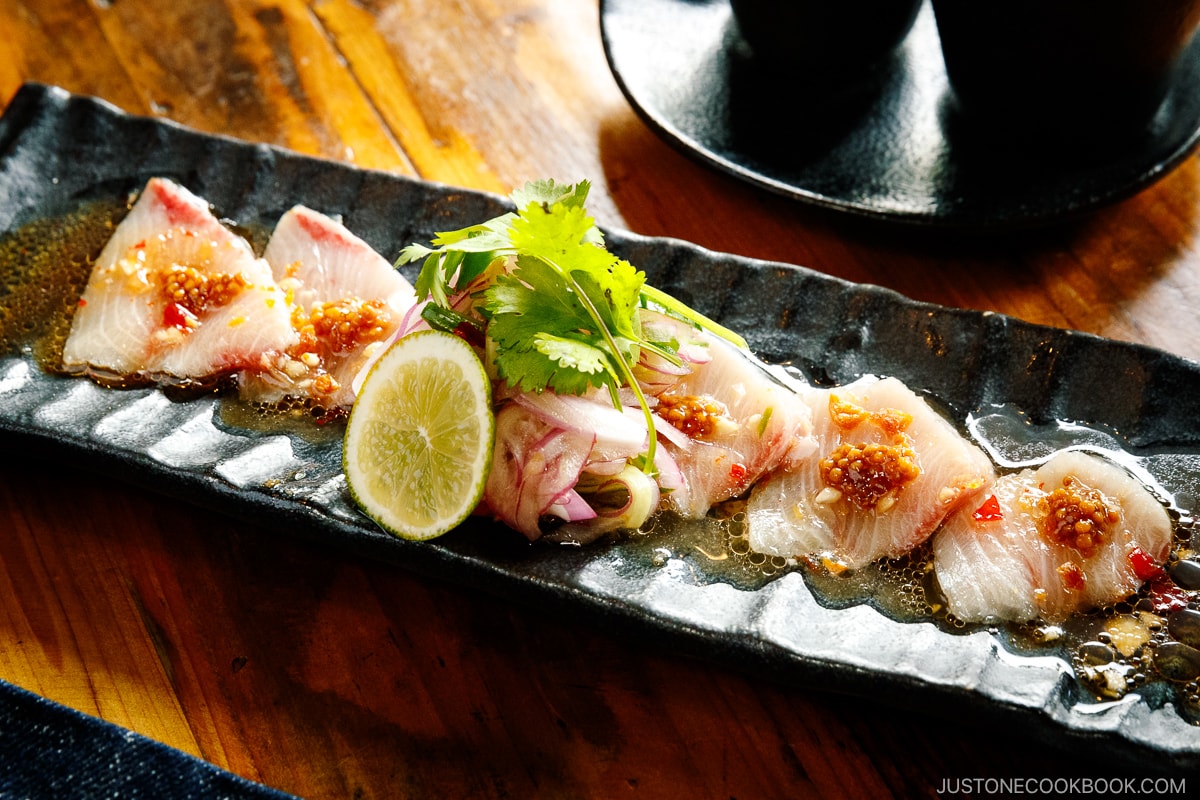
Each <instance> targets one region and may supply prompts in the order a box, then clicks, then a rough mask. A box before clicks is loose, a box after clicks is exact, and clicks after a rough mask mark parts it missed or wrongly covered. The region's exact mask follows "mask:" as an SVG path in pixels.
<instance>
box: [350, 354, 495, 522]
mask: <svg viewBox="0 0 1200 800" xmlns="http://www.w3.org/2000/svg"><path fill="white" fill-rule="evenodd" d="M494 429H495V419H494V417H493V415H492V397H491V384H490V383H489V381H488V377H487V373H486V372H485V371H484V368H483V363H482V362H481V361H480V360H479V357H478V356H476V355H475V351H474V350H472V349H471V346H470V345H469V344H467V343H466V342H465V341H463V340H462V339H460V338H458V337H457V336H454V335H453V334H449V333H443V332H441V331H419V332H417V333H413V334H409V335H408V336H405V337H403V338H401V339H399V340H398V341H397V342H396V343H395V344H393V345H392V346H391V347H389V348H388V349H387V351H386V352H385V353H384V354H383V355H382V356H381V357H380V358H379V360H378V361H377V362H376V363H375V365H374V366H373V367H372V368H371V371H370V372H369V373H368V374H367V378H366V380H365V381H363V385H362V388H361V389H360V390H359V393H358V399H357V400H355V402H354V407H353V408H352V409H351V411H350V420H349V422H348V423H347V425H346V438H345V442H344V445H343V450H342V466H343V468H344V469H345V472H346V483H347V484H348V486H349V489H350V494H351V496H352V497H353V498H354V500H355V502H357V503H358V504H359V506H360V507H361V508H362V509H363V511H364V512H365V513H366V514H367V515H368V516H370V517H371V518H372V519H373V520H375V521H376V522H377V523H379V525H381V526H382V527H383V528H384V529H385V530H388V531H390V532H392V533H394V534H395V535H397V536H399V537H401V538H403V539H418V540H420V539H432V538H433V537H435V536H441V535H442V534H443V533H445V532H446V531H448V530H450V529H451V528H453V527H454V526H456V525H458V524H459V523H460V522H462V521H463V520H464V519H465V518H466V517H467V515H468V514H470V513H471V511H472V509H474V508H475V506H476V505H477V504H478V503H479V499H480V498H481V497H482V496H483V487H484V484H485V483H486V482H487V474H488V470H489V469H490V468H491V465H492V440H493V432H494Z"/></svg>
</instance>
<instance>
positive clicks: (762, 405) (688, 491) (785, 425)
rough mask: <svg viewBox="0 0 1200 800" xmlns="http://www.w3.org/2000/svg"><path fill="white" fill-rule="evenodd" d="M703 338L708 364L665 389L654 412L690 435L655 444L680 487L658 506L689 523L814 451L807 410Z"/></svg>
mask: <svg viewBox="0 0 1200 800" xmlns="http://www.w3.org/2000/svg"><path fill="white" fill-rule="evenodd" d="M708 338H709V339H710V344H709V350H710V351H711V359H710V360H709V361H708V362H707V363H704V364H699V365H696V366H695V368H694V369H693V370H692V371H691V372H690V373H688V374H687V375H685V376H683V377H682V379H681V380H679V381H678V382H677V383H676V384H675V385H674V386H672V387H671V388H670V389H669V390H667V391H665V392H662V393H661V394H660V395H659V396H658V405H657V408H656V413H657V414H658V415H659V416H660V417H662V418H663V419H665V420H667V421H668V422H670V423H671V424H672V425H674V426H675V427H676V428H678V429H679V430H681V431H683V432H684V433H686V434H687V437H686V438H684V439H682V440H680V439H679V438H678V437H672V438H670V439H667V438H661V439H660V443H661V445H662V446H663V447H666V448H668V449H669V450H670V453H671V455H672V456H673V457H674V460H675V462H676V464H677V465H678V467H679V472H680V474H681V476H682V482H683V485H682V486H680V487H678V488H674V489H673V490H672V491H670V492H669V493H667V494H666V495H664V503H663V505H664V507H665V508H669V509H671V510H674V511H676V512H678V513H679V514H681V515H682V516H685V517H693V518H694V517H702V516H704V515H705V514H707V513H708V511H709V509H710V508H711V507H712V506H713V505H715V504H717V503H720V502H722V501H725V500H729V499H731V498H734V497H738V496H740V495H742V494H744V493H745V492H746V491H747V490H748V489H749V488H750V487H751V486H752V485H753V484H754V482H755V481H757V480H759V479H760V478H761V477H762V476H763V475H765V474H767V473H768V472H769V471H770V470H773V469H775V468H777V467H780V466H782V465H784V464H786V463H788V462H789V460H791V459H797V458H801V457H804V456H807V455H808V454H809V453H811V452H812V450H813V448H814V446H815V442H814V441H813V439H812V437H811V434H810V431H811V428H812V423H811V412H810V410H809V407H808V406H807V405H806V404H805V403H804V402H803V400H802V398H801V397H800V395H799V394H797V393H796V391H795V389H793V388H791V387H789V386H785V385H784V384H783V383H782V382H781V380H780V379H778V378H776V377H774V376H773V375H771V374H770V373H768V372H767V370H766V369H765V368H764V366H763V365H761V364H759V363H758V362H756V361H754V360H753V358H752V356H750V355H748V354H746V353H744V352H742V351H740V350H738V349H737V348H735V347H733V346H731V345H729V344H727V343H726V342H724V341H722V340H720V339H717V338H715V337H708Z"/></svg>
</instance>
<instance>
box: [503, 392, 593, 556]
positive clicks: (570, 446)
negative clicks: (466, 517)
mask: <svg viewBox="0 0 1200 800" xmlns="http://www.w3.org/2000/svg"><path fill="white" fill-rule="evenodd" d="M594 441H595V439H594V437H592V436H588V435H583V434H580V433H578V432H572V431H567V430H564V429H563V428H560V427H556V426H554V425H552V424H550V423H548V422H546V421H545V420H544V419H543V418H541V417H540V416H537V415H535V414H533V413H532V412H530V411H529V410H528V409H527V408H526V407H524V406H523V405H518V404H509V405H507V406H505V407H504V408H503V409H501V410H500V412H499V413H498V414H497V415H496V444H495V450H494V453H493V456H492V470H491V473H490V475H489V476H488V482H487V486H486V487H485V489H484V498H485V500H486V501H487V504H488V507H489V508H490V509H491V510H492V512H493V513H494V514H495V515H496V516H497V517H498V518H499V519H500V520H501V521H503V522H504V523H505V524H507V525H508V526H509V527H511V528H514V529H516V530H518V531H520V532H521V533H523V534H525V536H527V537H528V538H529V539H531V540H532V539H537V538H538V537H539V536H541V534H542V531H541V528H540V526H539V524H538V523H539V520H540V519H541V517H542V516H543V515H545V514H546V513H547V512H548V509H550V507H551V506H553V505H555V504H556V503H557V504H560V505H563V507H564V508H568V507H569V508H571V509H572V510H571V511H568V512H566V513H568V514H574V513H577V512H576V511H575V510H574V509H575V508H576V507H575V506H574V505H573V502H572V501H571V500H570V499H569V498H567V494H568V493H569V492H571V491H572V490H573V489H574V487H575V484H576V483H577V482H578V481H579V473H580V472H581V471H582V469H583V466H584V464H585V463H586V461H587V457H588V454H589V453H590V452H591V450H592V446H593V444H594Z"/></svg>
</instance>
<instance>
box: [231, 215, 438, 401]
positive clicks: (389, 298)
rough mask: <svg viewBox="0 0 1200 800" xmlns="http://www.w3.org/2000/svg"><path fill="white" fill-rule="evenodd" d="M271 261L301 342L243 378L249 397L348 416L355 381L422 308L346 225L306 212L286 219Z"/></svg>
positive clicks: (269, 251) (270, 246)
mask: <svg viewBox="0 0 1200 800" xmlns="http://www.w3.org/2000/svg"><path fill="white" fill-rule="evenodd" d="M263 257H264V258H265V259H266V261H267V263H268V264H270V266H271V270H272V273H273V275H274V278H275V280H276V282H277V283H278V284H279V286H280V288H281V289H282V290H283V291H284V293H285V295H286V297H287V301H288V306H289V309H290V314H291V323H292V325H293V326H294V327H295V329H296V336H295V339H294V341H293V342H292V343H291V344H290V346H289V347H288V348H286V349H284V350H276V351H264V352H263V353H262V355H261V358H260V359H259V361H258V363H257V364H255V366H254V367H253V368H251V369H247V370H246V371H244V372H243V373H242V374H241V375H240V376H239V392H240V394H241V396H242V397H243V398H244V399H247V400H251V401H255V402H268V403H270V402H277V401H279V400H282V399H283V398H285V397H295V398H305V399H308V400H311V401H312V402H313V403H314V404H315V405H317V406H320V407H323V408H336V407H342V408H348V407H349V406H350V405H352V404H353V402H354V396H355V380H354V379H355V377H356V376H357V375H358V374H359V372H360V371H362V370H363V369H364V368H365V367H366V366H367V365H368V364H369V363H371V360H372V358H373V356H375V355H376V354H377V353H378V351H380V350H381V349H382V348H383V347H384V346H385V344H386V343H387V342H388V341H389V340H390V339H391V337H392V336H393V335H394V334H395V333H396V332H397V330H398V329H399V327H400V324H401V321H402V320H403V319H404V317H405V314H406V313H407V312H408V311H409V310H410V309H411V308H412V306H413V305H414V304H415V302H416V295H415V293H414V292H413V288H412V286H411V285H410V284H409V282H408V281H407V280H405V278H404V276H402V275H401V274H400V273H399V272H397V271H396V270H395V269H393V268H392V265H391V264H389V263H388V262H387V261H386V260H385V259H384V258H383V257H382V256H381V255H379V253H377V252H376V251H375V250H374V249H372V248H371V246H370V245H368V244H367V243H366V242H364V241H363V240H362V239H360V238H358V237H357V236H355V235H354V234H353V233H351V232H350V231H349V230H347V229H346V228H345V226H343V225H342V224H341V223H340V222H338V221H336V220H334V219H332V218H330V217H328V216H326V215H324V214H321V213H319V212H317V211H313V210H312V209H309V208H305V207H304V206H296V207H294V208H292V209H291V210H289V211H288V212H287V213H285V214H284V215H283V217H281V218H280V220H279V223H278V224H277V225H276V226H275V230H274V231H273V232H272V234H271V238H270V240H269V241H268V243H267V247H266V251H265V252H264V253H263Z"/></svg>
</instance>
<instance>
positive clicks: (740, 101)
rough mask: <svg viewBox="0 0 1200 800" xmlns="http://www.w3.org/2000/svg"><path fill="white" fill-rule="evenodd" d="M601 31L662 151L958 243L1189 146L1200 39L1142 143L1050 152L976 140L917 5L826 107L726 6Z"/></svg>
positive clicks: (1165, 160)
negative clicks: (752, 50)
mask: <svg viewBox="0 0 1200 800" xmlns="http://www.w3.org/2000/svg"><path fill="white" fill-rule="evenodd" d="M600 19H601V24H602V31H603V36H604V46H605V52H606V53H607V55H608V60H609V64H610V66H611V67H612V70H613V74H614V75H615V77H616V78H617V82H618V83H619V85H620V86H621V89H622V90H623V91H624V93H625V95H626V97H627V98H628V99H629V101H630V103H631V104H632V105H633V107H634V108H635V109H636V110H637V112H638V113H639V114H640V115H641V117H642V118H643V119H644V120H645V121H646V123H647V124H648V125H649V126H650V127H651V128H652V129H653V130H654V131H655V132H657V133H658V134H659V135H660V136H662V137H663V138H664V139H665V140H666V141H668V142H670V143H671V144H673V145H674V146H676V147H677V148H678V149H680V150H681V151H683V152H685V153H686V154H688V155H690V156H693V157H694V158H696V159H697V160H698V161H700V162H702V163H705V164H707V165H709V166H712V167H715V168H717V169H720V170H722V171H724V172H726V173H728V174H730V175H733V176H735V177H737V178H740V179H742V180H745V181H747V182H749V183H752V184H754V185H757V186H760V187H763V188H766V189H770V190H772V191H774V192H777V193H779V194H783V195H786V196H788V197H792V198H795V199H797V200H802V201H804V202H808V203H812V204H815V205H818V206H821V207H824V208H829V209H834V210H837V211H842V212H848V213H851V214H854V215H857V216H864V217H870V218H874V219H884V220H888V221H893V222H900V223H907V224H914V225H922V226H931V227H938V228H955V229H968V230H975V229H988V230H994V229H1004V228H1011V227H1021V226H1031V225H1040V224H1046V223H1049V222H1052V221H1057V220H1061V219H1064V218H1069V217H1073V216H1077V215H1079V214H1081V213H1084V212H1086V211H1089V210H1092V209H1094V208H1097V207H1099V206H1102V205H1105V204H1107V203H1111V202H1114V201H1116V200H1119V199H1121V198H1124V197H1127V196H1128V195H1130V194H1133V193H1134V192H1136V191H1137V190H1139V189H1141V188H1143V187H1145V186H1147V185H1148V184H1150V183H1152V182H1153V181H1155V180H1157V179H1158V178H1160V177H1161V176H1162V175H1164V174H1165V173H1166V172H1167V171H1169V170H1170V169H1171V168H1172V167H1174V166H1175V165H1177V164H1178V163H1179V162H1180V161H1182V160H1183V158H1184V157H1186V156H1187V154H1188V153H1189V152H1191V150H1192V149H1193V148H1194V147H1195V146H1196V143H1197V141H1198V140H1200V91H1197V86H1200V41H1197V43H1196V46H1195V47H1193V48H1192V49H1191V50H1190V52H1189V53H1188V54H1187V56H1186V58H1185V60H1184V64H1183V69H1182V71H1181V72H1180V74H1179V76H1178V78H1177V79H1176V81H1175V83H1174V85H1173V86H1172V88H1171V92H1170V96H1169V97H1168V99H1167V101H1166V103H1165V104H1164V105H1163V107H1162V108H1161V109H1160V111H1159V113H1158V115H1157V116H1156V117H1155V119H1154V120H1153V121H1152V122H1151V123H1150V125H1149V126H1148V127H1147V129H1146V130H1145V131H1144V132H1143V133H1142V134H1141V135H1140V136H1136V137H1129V138H1128V139H1125V140H1121V141H1117V140H1115V139H1114V138H1113V137H1112V134H1111V133H1110V132H1109V131H1106V130H1096V131H1093V132H1091V135H1090V136H1088V137H1086V139H1087V141H1086V142H1084V141H1080V142H1078V143H1076V144H1077V146H1076V147H1075V148H1074V149H1072V150H1069V151H1065V152H1064V151H1062V149H1061V148H1059V149H1058V151H1057V152H1056V151H1055V150H1054V149H1052V148H1051V146H1050V145H1049V144H1048V143H1046V144H1044V145H1043V144H1041V143H1037V142H1035V143H1034V144H1033V145H1032V146H1022V145H1020V144H1018V143H1017V142H1016V141H1015V140H1014V139H1013V138H1012V137H1011V136H1009V137H999V136H988V137H986V138H985V137H984V136H982V135H980V132H979V131H974V130H972V129H971V128H970V127H969V126H965V125H964V124H963V123H962V121H961V120H960V119H958V118H957V117H956V115H955V113H954V107H953V104H952V103H950V102H948V93H947V81H946V75H945V68H944V66H943V64H942V55H941V49H940V46H939V43H938V35H937V26H936V24H935V23H934V19H933V13H932V11H931V9H930V7H929V5H928V4H926V5H925V6H924V7H923V8H922V9H921V12H920V15H919V16H918V18H917V21H916V24H915V25H914V26H913V29H912V31H911V33H910V35H909V37H908V38H907V39H906V41H905V43H904V45H903V46H902V47H901V48H900V49H899V51H898V52H897V54H896V57H895V58H894V59H893V60H892V61H891V62H889V63H888V64H886V65H885V66H886V69H885V70H882V71H881V77H880V78H879V79H878V80H877V81H876V82H875V84H873V85H870V86H869V87H865V86H864V85H862V84H863V82H861V81H860V82H859V85H858V88H857V89H855V90H854V91H853V92H842V93H840V94H835V95H833V97H832V98H829V97H823V96H822V94H823V91H824V90H825V89H827V88H828V86H829V84H830V81H831V78H830V76H829V75H822V76H821V77H820V79H819V80H820V82H819V84H817V85H814V84H812V83H809V84H807V85H806V84H805V80H806V76H804V75H795V74H788V73H786V72H784V71H783V69H782V68H781V67H780V66H779V65H777V64H775V65H773V64H769V63H762V62H761V61H759V60H756V59H755V58H753V57H751V56H749V55H748V53H747V51H746V50H745V48H744V47H743V46H741V45H740V44H739V37H738V34H737V29H736V23H735V22H734V21H733V20H732V16H731V13H730V8H729V0H604V1H603V2H602V3H601V16H600ZM997 68H998V69H1003V65H998V66H997ZM836 70H837V67H836V66H834V65H830V67H829V69H828V71H827V72H828V73H830V74H836ZM1036 124H1037V122H1036V120H1031V121H1030V122H1029V126H1030V127H1031V128H1032V127H1034V126H1036ZM1085 147H1092V148H1094V152H1093V153H1092V154H1084V153H1082V151H1083V150H1084V149H1085Z"/></svg>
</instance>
